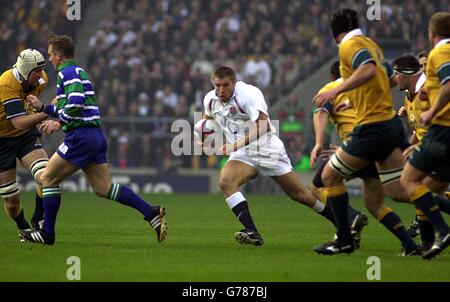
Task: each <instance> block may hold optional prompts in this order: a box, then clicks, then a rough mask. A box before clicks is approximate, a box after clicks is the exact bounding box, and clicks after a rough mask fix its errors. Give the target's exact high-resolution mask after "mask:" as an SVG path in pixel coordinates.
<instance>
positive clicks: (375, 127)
mask: <svg viewBox="0 0 450 302" xmlns="http://www.w3.org/2000/svg"><path fill="white" fill-rule="evenodd" d="M405 139H406V138H405V134H404V130H403V125H402V122H401V120H400V118H399V117H398V116H395V117H394V118H392V119H391V120H389V121H384V122H378V123H370V124H364V125H360V126H357V127H355V128H354V129H353V131H352V132H351V133H350V140H349V141H347V142H345V143H343V144H342V146H341V147H342V149H343V150H344V151H345V152H347V153H348V154H350V155H353V156H356V157H358V158H361V159H364V160H367V161H378V162H380V161H383V160H385V159H386V158H387V157H388V156H389V155H390V154H391V153H392V151H393V150H394V149H396V148H404V144H405Z"/></svg>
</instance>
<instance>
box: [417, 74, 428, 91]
mask: <svg viewBox="0 0 450 302" xmlns="http://www.w3.org/2000/svg"><path fill="white" fill-rule="evenodd" d="M426 80H427V77H426V75H425V73H424V72H422V74H421V75H420V78H419V79H418V80H417V82H416V93H418V92H419V90H420V88H422V86H423V84H425V81H426Z"/></svg>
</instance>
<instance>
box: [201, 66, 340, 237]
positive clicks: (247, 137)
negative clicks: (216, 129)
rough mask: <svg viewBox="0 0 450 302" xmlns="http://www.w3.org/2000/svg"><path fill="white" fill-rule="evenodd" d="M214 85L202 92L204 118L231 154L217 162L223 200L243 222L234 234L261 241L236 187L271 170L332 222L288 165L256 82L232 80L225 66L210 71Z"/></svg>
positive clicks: (285, 188) (286, 188) (285, 186)
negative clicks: (215, 124) (215, 126)
mask: <svg viewBox="0 0 450 302" xmlns="http://www.w3.org/2000/svg"><path fill="white" fill-rule="evenodd" d="M212 79H213V82H214V87H215V89H214V90H212V91H210V92H209V93H207V94H206V96H205V98H204V101H203V104H204V115H203V118H204V119H214V120H216V121H217V122H218V124H219V125H220V127H221V130H222V131H223V133H224V134H225V138H226V143H225V144H223V146H222V152H223V153H224V154H227V155H228V154H229V155H230V157H229V159H228V161H227V163H226V164H225V166H224V167H223V168H222V171H221V173H220V179H219V186H220V188H221V190H222V192H223V194H224V195H225V199H226V202H227V205H228V206H229V207H230V209H231V210H232V211H233V213H234V214H235V215H236V217H237V218H238V219H239V221H240V222H241V223H242V225H243V226H244V229H243V230H241V231H239V232H236V233H235V234H234V238H235V239H236V240H237V241H238V242H240V243H242V244H252V245H262V244H263V239H262V237H261V235H260V233H259V232H258V230H257V228H256V226H255V224H254V222H253V219H252V217H251V215H250V211H249V208H248V204H247V201H246V198H245V197H244V195H243V194H242V193H241V192H240V191H239V187H240V186H241V185H242V184H244V183H246V182H247V181H249V180H250V179H252V178H254V177H256V176H257V174H260V175H261V176H270V177H272V179H273V180H274V181H275V182H276V183H278V185H280V187H281V188H282V189H283V191H284V192H285V193H286V194H287V195H288V196H289V197H290V198H291V199H293V200H295V201H298V202H300V203H302V204H304V205H306V206H308V207H310V208H311V209H313V210H314V211H315V212H317V213H319V214H320V215H322V216H324V217H326V218H327V219H329V220H330V221H332V222H333V223H334V219H333V215H332V213H331V211H330V209H329V208H328V207H326V205H324V204H323V203H321V202H320V201H318V200H317V199H316V198H315V197H314V196H313V195H312V194H311V193H310V192H309V191H307V190H306V189H305V188H304V186H303V184H302V182H301V181H300V179H299V177H298V175H297V174H296V173H295V172H294V171H293V168H292V165H291V162H290V160H289V157H288V155H287V153H286V150H285V148H284V144H283V142H282V141H281V140H280V138H279V137H278V136H277V135H276V131H275V130H276V129H275V127H274V125H273V124H272V123H271V121H270V118H269V114H268V110H267V104H266V101H265V99H264V95H263V93H262V92H261V90H259V89H258V88H257V87H255V86H253V85H249V84H246V83H244V82H242V81H239V82H237V81H236V75H235V72H234V71H233V70H232V69H231V68H229V67H226V66H221V67H219V68H217V69H216V70H215V72H214V74H213V78H212Z"/></svg>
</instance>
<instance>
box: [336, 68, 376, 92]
mask: <svg viewBox="0 0 450 302" xmlns="http://www.w3.org/2000/svg"><path fill="white" fill-rule="evenodd" d="M376 68H377V67H376V65H374V64H372V63H368V64H364V65H362V66H360V67H358V68H357V69H356V71H355V72H354V73H353V74H352V75H351V76H350V78H348V79H347V80H346V81H344V82H343V83H342V84H341V85H339V86H338V87H336V89H337V93H338V94H341V93H344V92H346V91H349V90H352V89H355V88H357V87H359V86H361V85H363V84H364V83H366V82H367V81H369V80H370V79H372V78H373V77H375V76H376Z"/></svg>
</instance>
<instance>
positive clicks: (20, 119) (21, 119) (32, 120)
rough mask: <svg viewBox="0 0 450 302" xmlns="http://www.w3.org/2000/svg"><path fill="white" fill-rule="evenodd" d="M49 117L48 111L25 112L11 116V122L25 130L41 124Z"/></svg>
mask: <svg viewBox="0 0 450 302" xmlns="http://www.w3.org/2000/svg"><path fill="white" fill-rule="evenodd" d="M47 118H48V115H47V114H46V113H34V114H24V115H19V116H16V117H13V118H11V119H10V122H11V124H12V125H13V126H14V128H16V129H19V130H24V129H28V128H31V127H33V126H35V125H37V124H39V123H40V122H42V121H43V120H45V119H47Z"/></svg>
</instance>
